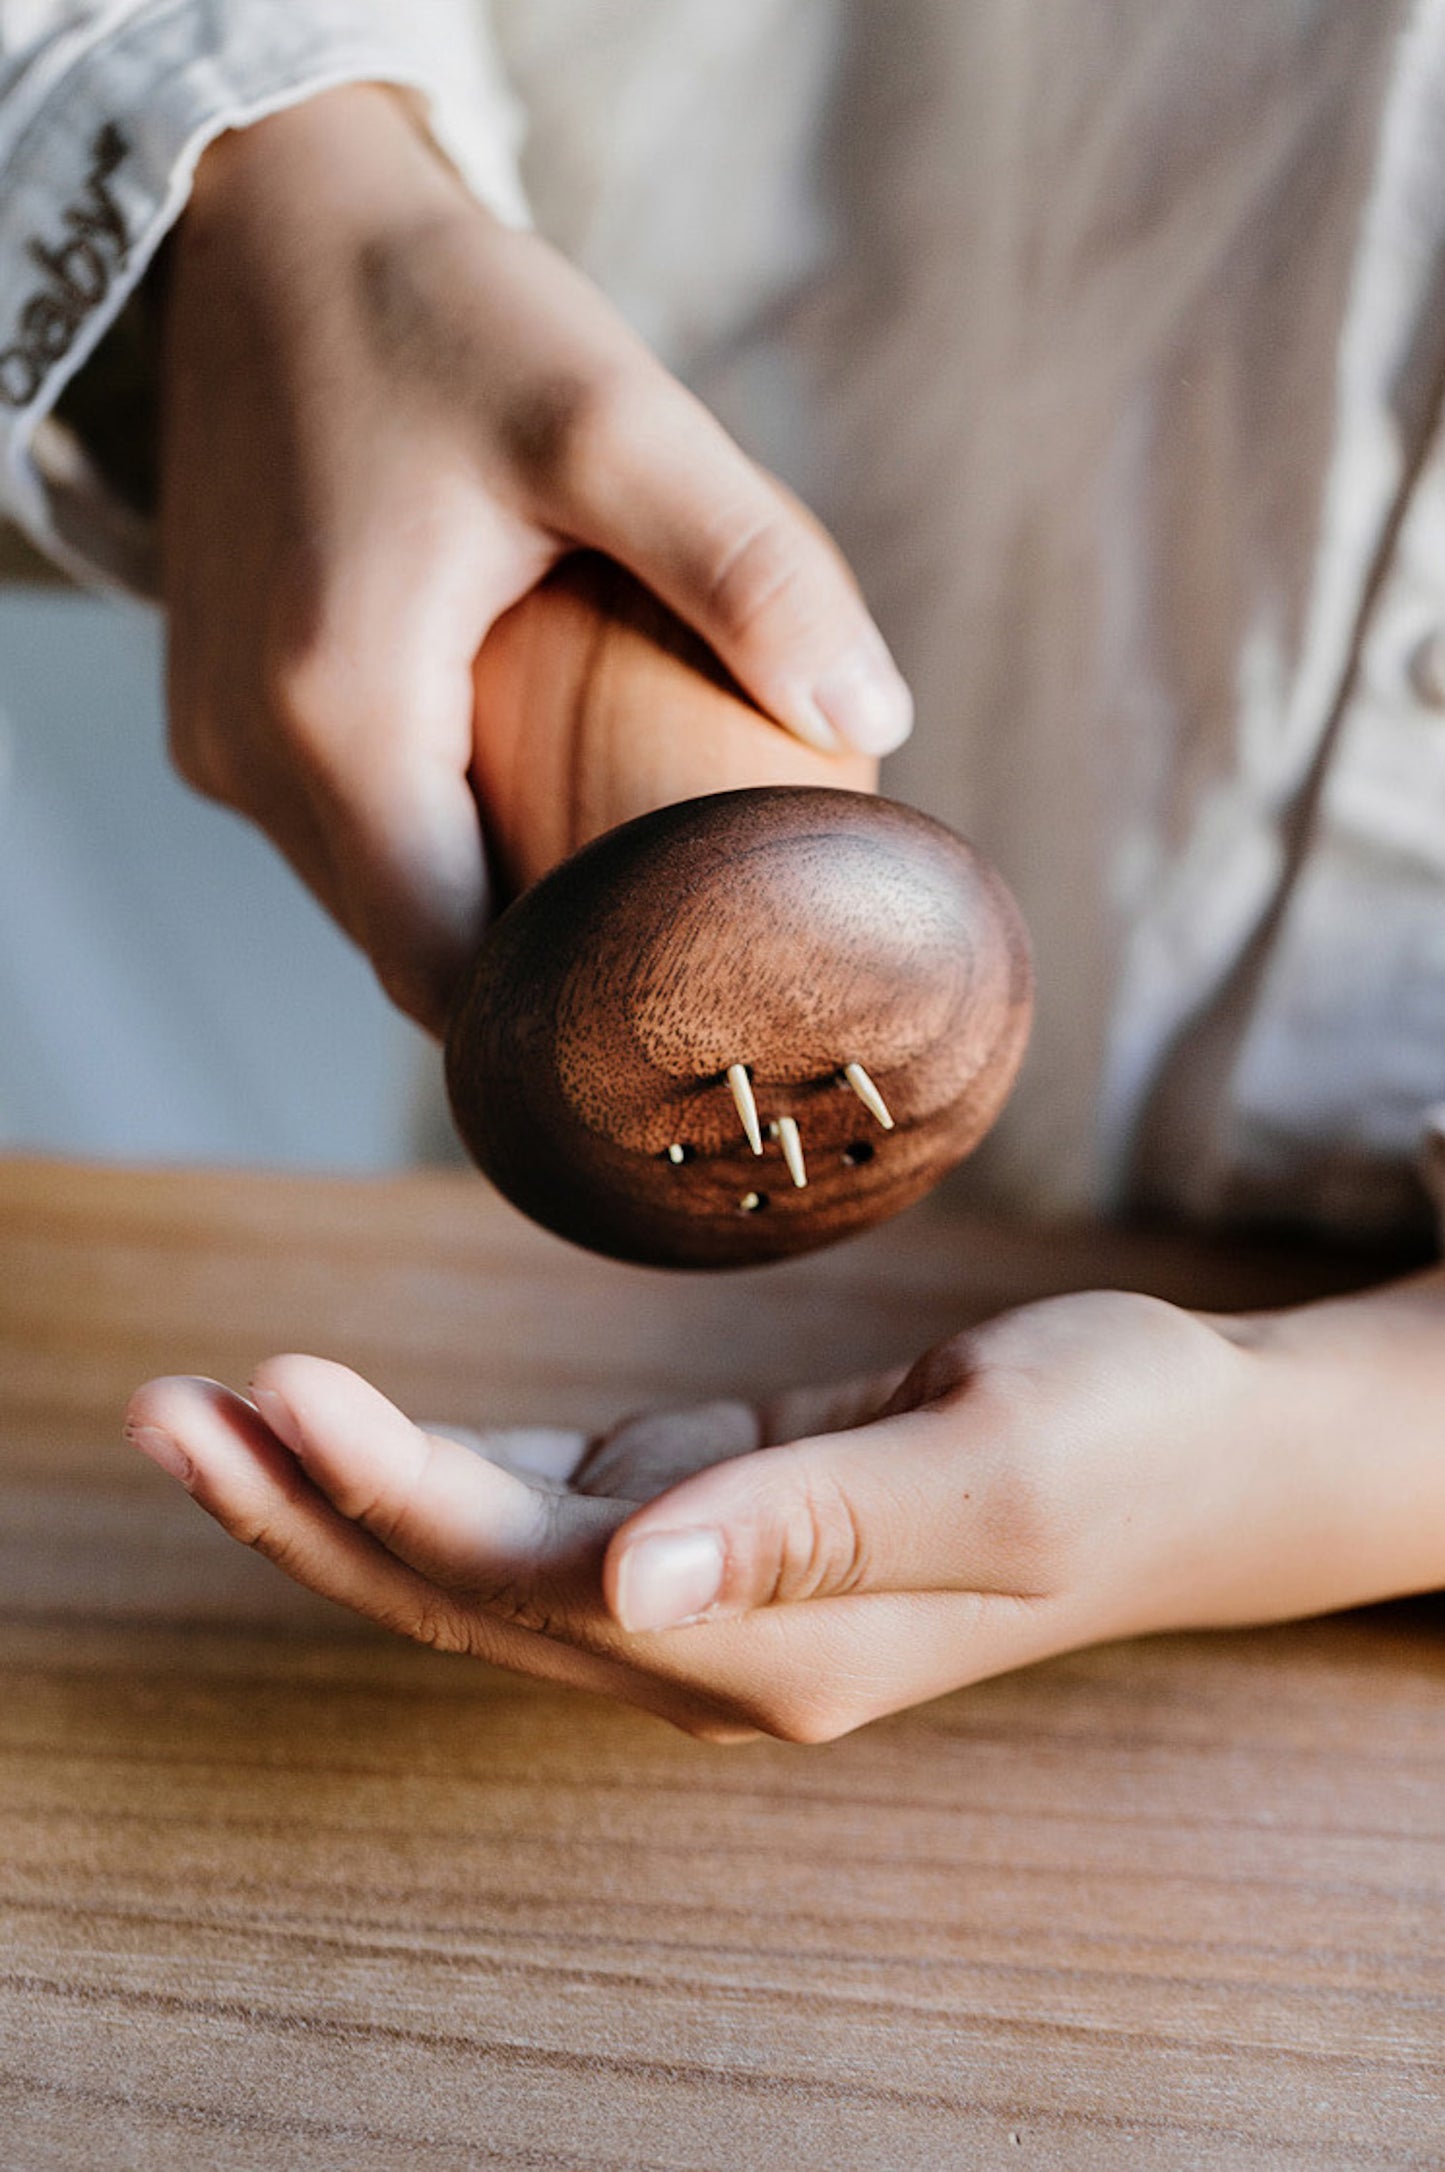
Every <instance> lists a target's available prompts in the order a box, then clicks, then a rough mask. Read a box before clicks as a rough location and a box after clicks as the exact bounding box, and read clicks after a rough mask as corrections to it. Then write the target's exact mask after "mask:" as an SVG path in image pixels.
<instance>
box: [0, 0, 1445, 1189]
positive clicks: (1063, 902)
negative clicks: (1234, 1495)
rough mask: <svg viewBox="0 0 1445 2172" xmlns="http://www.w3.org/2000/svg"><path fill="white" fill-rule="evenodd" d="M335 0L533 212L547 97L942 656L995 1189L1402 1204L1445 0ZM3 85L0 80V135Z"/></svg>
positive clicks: (632, 243) (660, 322)
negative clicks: (1004, 959) (978, 892)
mask: <svg viewBox="0 0 1445 2172" xmlns="http://www.w3.org/2000/svg"><path fill="white" fill-rule="evenodd" d="M18 4H19V0H0V26H3V25H4V24H5V22H6V20H7V17H15V16H16V11H17V7H18ZM419 7H420V8H421V11H422V12H423V13H424V15H425V21H426V27H427V39H428V51H426V52H423V51H422V50H421V48H420V46H419V45H417V44H415V43H414V42H412V41H411V40H410V35H409V32H408V27H407V26H408V24H409V23H412V24H414V23H415V20H416V18H417V17H418V12H419ZM28 12H29V14H30V16H31V17H34V16H35V15H36V12H37V11H36V7H35V5H34V0H28ZM42 12H43V11H42ZM66 12H67V13H68V14H69V15H70V16H72V17H73V16H74V15H75V14H76V13H77V12H80V13H84V12H85V11H84V10H80V11H77V10H76V9H75V8H73V7H72V8H69V9H68V10H67V11H66ZM110 12H111V14H112V15H114V14H115V13H117V12H119V13H121V14H124V15H126V16H128V17H130V18H135V19H137V20H139V19H144V18H146V17H147V16H148V15H149V14H152V13H154V12H156V11H154V10H150V9H147V8H146V7H144V6H141V7H137V8H130V9H122V10H120V11H116V10H113V9H112V10H111V11H110ZM169 12H170V14H171V15H172V16H173V17H174V16H182V17H184V16H186V15H187V14H194V12H195V11H187V10H185V9H184V8H182V9H175V8H172V9H171V10H170V11H169ZM267 12H268V11H267V8H266V6H265V5H258V0H251V4H250V6H249V7H248V8H245V9H237V10H236V11H235V16H236V19H235V22H234V24H233V25H232V29H231V31H230V32H229V33H227V34H229V35H233V36H234V39H235V40H236V50H237V54H238V56H239V58H238V59H237V66H238V67H239V66H241V63H242V62H243V61H244V62H245V65H246V66H247V67H249V69H250V71H251V72H250V77H249V79H248V82H249V90H250V104H249V105H248V107H247V110H248V111H252V112H254V111H259V110H262V109H263V107H264V105H265V103H266V100H267V99H268V98H269V99H270V100H271V101H272V102H273V103H274V102H277V101H281V102H284V100H285V98H286V97H289V96H299V95H304V94H305V91H306V87H307V84H308V83H309V82H311V81H312V80H313V79H314V78H313V76H308V74H307V72H306V64H305V62H304V60H301V61H298V62H297V63H296V65H295V66H292V67H290V68H289V72H288V71H287V69H282V70H280V72H279V74H277V75H276V76H275V78H274V79H273V80H269V81H266V80H263V79H265V78H266V65H267V58H268V56H267V54H266V53H265V52H257V51H256V50H255V49H254V41H255V38H256V36H257V24H258V23H259V22H260V21H261V20H262V18H264V17H265V15H266V14H267ZM321 12H324V13H325V14H327V15H328V16H336V15H337V14H338V13H339V14H341V15H347V16H348V18H349V21H348V26H347V28H346V32H345V34H346V35H347V36H350V37H352V38H353V39H360V38H361V37H362V30H361V28H360V27H359V26H360V24H361V23H362V20H363V16H364V18H365V37H366V38H367V39H369V40H370V41H372V43H371V46H370V48H369V50H370V52H371V55H372V57H371V58H370V59H369V61H368V62H367V64H366V72H373V73H387V72H391V73H394V75H395V77H396V79H397V80H406V81H413V82H415V83H417V84H418V86H419V87H420V88H421V89H422V90H423V92H424V93H426V94H427V95H429V96H430V99H431V112H432V116H433V125H434V126H435V128H436V130H437V133H438V137H439V140H441V141H442V143H443V144H444V146H445V148H446V149H447V150H448V152H449V153H450V155H451V156H452V157H453V158H454V159H455V160H456V161H457V163H458V165H459V166H460V167H461V168H462V170H463V172H464V173H466V174H467V176H468V178H469V179H470V180H471V181H472V183H473V185H474V186H475V187H476V188H477V189H478V191H479V193H481V194H483V195H484V196H486V197H487V200H489V201H491V202H493V203H494V204H496V205H497V206H498V208H501V209H503V210H504V211H508V212H510V213H511V214H512V215H515V212H516V204H515V199H514V197H513V196H512V195H511V194H510V193H509V192H510V190H511V183H510V181H509V179H508V172H509V169H508V168H507V165H506V156H505V154H506V152H507V147H508V146H509V144H510V143H511V142H512V140H513V139H514V138H515V137H517V136H520V137H521V140H522V150H521V173H522V179H523V182H524V184H525V188H526V193H527V196H528V198H529V200H530V204H531V207H532V212H533V215H534V216H535V217H536V219H537V222H538V223H539V225H540V226H542V228H543V229H544V230H545V231H547V232H548V233H549V234H551V235H552V236H553V237H554V238H556V239H557V240H558V241H559V242H560V243H561V245H562V246H563V247H565V248H566V249H568V251H569V252H570V253H571V254H572V255H573V256H574V257H576V258H577V260H578V261H579V262H580V263H581V264H582V265H583V266H584V268H586V269H587V270H588V271H589V272H591V273H592V275H593V276H594V277H596V278H597V279H598V280H599V281H600V282H601V283H602V284H603V285H604V286H606V287H607V288H608V289H609V291H611V292H612V293H613V294H614V295H615V297H616V298H617V299H618V301H619V302H620V303H621V305H622V306H623V307H624V309H626V310H627V311H628V313H629V314H630V315H631V316H632V317H633V318H634V320H635V321H636V322H637V323H638V324H639V325H640V326H641V328H642V329H643V330H644V331H645V332H646V333H647V334H648V336H649V337H650V338H651V339H652V340H653V341H654V342H655V343H656V344H657V345H658V346H659V348H660V349H661V351H662V352H663V353H664V355H665V356H666V358H667V359H668V360H669V361H670V362H671V363H672V364H673V365H674V366H675V367H677V368H679V369H680V370H682V371H683V373H684V374H685V375H687V376H688V377H689V378H690V379H691V381H692V382H693V383H695V384H696V385H697V387H698V389H699V390H700V391H701V392H702V393H703V394H704V396H705V397H707V398H709V399H710V400H711V401H712V402H713V403H714V404H715V405H716V406H717V407H718V408H719V410H720V411H721V412H722V413H723V415H724V417H725V419H727V420H728V421H729V422H730V423H731V424H732V425H733V427H734V428H735V429H737V430H738V431H739V433H740V434H741V435H742V436H743V438H744V439H745V441H746V442H748V443H749V444H750V445H752V446H753V448H754V449H755V450H757V451H758V452H759V454H760V456H761V457H763V458H765V459H768V460H769V461H771V462H772V464H774V465H775V466H777V467H779V468H780V469H781V470H782V471H783V472H784V473H786V474H787V475H788V476H789V478H790V479H791V480H793V481H794V482H795V483H797V484H798V485H799V486H800V487H801V488H802V489H803V491H804V492H805V494H806V495H808V496H809V497H811V498H812V499H813V500H814V502H815V503H817V504H818V505H819V506H820V509H821V510H822V511H823V513H824V515H825V517H827V518H828V519H829V520H830V521H831V522H832V524H833V525H834V527H835V528H836V530H837V532H838V533H839V535H840V536H841V538H842V540H843V542H844V544H845V547H846V548H847V549H848V551H849V553H850V555H851V557H852V558H853V561H854V563H855V565H856V566H857V568H858V570H859V572H860V575H861V576H862V579H863V582H864V586H865V588H866V590H867V591H868V593H869V595H870V598H871V599H872V601H873V602H874V604H875V607H876V609H877V611H878V614H879V616H880V619H881V622H882V624H883V626H884V628H885V631H886V632H887V633H888V635H889V637H890V639H891V640H892V641H893V643H894V645H895V647H896V649H897V651H898V653H899V655H900V659H901V661H902V663H903V665H904V668H905V670H906V671H907V672H908V674H909V676H910V678H911V679H912V681H913V684H914V687H915V689H916V691H917V694H918V697H919V709H920V721H919V727H918V731H917V734H916V736H915V739H914V742H913V744H912V745H911V747H910V748H909V749H907V750H906V751H905V752H904V754H902V755H901V756H899V757H898V758H897V759H896V761H895V763H894V765H893V769H892V784H893V788H894V789H895V790H896V791H897V792H898V793H899V794H900V796H903V797H907V798H911V799H915V800H917V801H918V802H919V803H921V804H923V805H925V806H928V807H930V808H931V809H932V810H934V811H935V812H937V813H939V814H941V815H943V816H944V817H945V818H946V819H949V820H951V821H954V822H955V823H957V824H958V825H959V826H960V827H961V828H963V829H965V830H967V831H968V832H969V833H970V834H971V835H972V836H973V837H974V838H975V839H976V840H977V841H978V842H980V843H981V844H982V845H983V846H984V847H985V849H986V850H988V851H989V852H990V853H991V854H992V855H993V856H994V857H995V858H996V859H997V860H998V862H999V863H1000V865H1001V866H1002V867H1003V869H1004V871H1005V873H1006V874H1007V876H1008V877H1009V879H1010V881H1011V882H1012V883H1013V885H1014V887H1015V889H1016V890H1017V892H1018V894H1019V896H1020V899H1021V901H1022V903H1023V906H1024V910H1025V913H1026V915H1027V917H1028V919H1029V922H1030V925H1031V927H1032V929H1033V933H1034V940H1035V946H1036V952H1037V962H1038V970H1039V1009H1038V1022H1037V1027H1036V1032H1035V1039H1034V1045H1033V1049H1032V1052H1031V1055H1030V1058H1029V1061H1028V1064H1027V1066H1026V1069H1025V1073H1024V1076H1023V1079H1022V1081H1021V1084H1020V1087H1019V1090H1018V1092H1017V1094H1016V1096H1015V1099H1014V1102H1013V1104H1012V1105H1011V1108H1010V1110H1009V1112H1008V1114H1007V1115H1006V1117H1005V1119H1004V1122H1003V1123H1002V1125H1001V1126H1000V1128H999V1131H998V1133H997V1135H996V1137H995V1139H994V1140H993V1141H992V1142H991V1143H990V1145H989V1146H988V1147H987V1148H986V1149H985V1151H984V1153H983V1154H982V1155H981V1156H980V1157H979V1160H978V1162H977V1164H976V1165H975V1168H974V1171H973V1174H972V1177H971V1180H970V1181H971V1182H972V1183H973V1185H974V1187H975V1188H976V1189H986V1190H988V1191H989V1192H991V1193H992V1194H993V1195H995V1196H1000V1197H1003V1198H1006V1199H1007V1200H1009V1201H1010V1202H1012V1203H1015V1204H1025V1205H1027V1206H1029V1207H1031V1208H1033V1209H1035V1210H1044V1211H1049V1210H1072V1209H1075V1208H1080V1207H1086V1206H1092V1205H1100V1204H1109V1203H1114V1202H1118V1201H1120V1200H1124V1199H1130V1198H1135V1199H1137V1198H1144V1199H1147V1200H1149V1201H1151V1202H1152V1203H1155V1204H1159V1205H1164V1206H1166V1207H1171V1208H1179V1209H1182V1210H1185V1211H1188V1212H1191V1213H1195V1214H1200V1215H1205V1216H1212V1215H1229V1214H1245V1215H1255V1214H1266V1215H1279V1216H1286V1217H1292V1218H1295V1217H1303V1218H1305V1219H1310V1220H1314V1221H1317V1222H1320V1223H1326V1224H1328V1223H1334V1224H1344V1225H1348V1226H1351V1227H1361V1226H1387V1225H1393V1224H1396V1223H1399V1222H1402V1221H1408V1220H1411V1219H1414V1218H1418V1217H1420V1216H1422V1215H1423V1213H1424V1211H1425V1206H1424V1193H1423V1190H1422V1188H1421V1186H1420V1183H1419V1180H1418V1177H1417V1176H1416V1174H1415V1159H1416V1154H1417V1149H1418V1145H1419V1140H1420V1135H1421V1132H1422V1127H1423V1124H1424V1120H1425V1113H1426V1111H1427V1109H1428V1108H1429V1107H1430V1105H1431V1104H1432V1103H1434V1102H1436V1101H1438V1100H1439V1099H1440V1098H1441V1096H1442V1095H1445V631H1442V629H1445V460H1442V451H1441V444H1440V440H1439V437H1438V429H1439V401H1440V390H1441V383H1442V372H1445V270H1442V264H1445V259H1442V247H1445V0H1369V4H1368V5H1364V4H1362V0H1229V4H1226V0H1215V4H1213V5H1211V6H1209V7H1200V6H1199V5H1198V4H1197V0H1110V5H1108V6H1106V7H1101V6H1098V5H1096V4H1094V0H969V4H968V5H967V6H960V5H959V4H958V0H889V4H888V5H887V6H883V5H881V4H879V0H851V4H848V0H493V4H492V6H491V7H490V8H489V9H486V10H483V9H482V8H481V7H480V6H478V5H475V4H473V0H430V4H429V5H424V4H423V0H395V4H394V5H387V4H384V0H372V4H370V5H368V6H367V8H366V9H365V10H362V9H361V8H359V7H358V8H355V9H351V10H347V9H346V8H344V7H343V8H341V9H339V10H338V9H337V8H336V7H335V5H334V4H333V5H331V6H329V7H328V8H327V9H326V10H325V11H321ZM321 12H313V11H308V10H306V9H302V8H296V9H293V10H292V11H291V13H292V16H293V18H294V19H295V20H296V21H301V20H303V19H305V18H307V16H308V13H311V14H312V28H313V30H316V26H317V25H318V24H319V23H320V21H321ZM209 14H210V18H211V20H212V22H213V23H215V22H219V21H220V20H221V19H222V18H223V17H225V16H226V14H227V10H226V8H225V7H224V6H221V7H218V8H216V9H213V10H211V11H209ZM136 34H137V35H138V34H139V33H138V30H137V32H136ZM218 34H219V33H218ZM316 34H317V36H318V38H319V40H320V43H321V45H322V46H324V45H325V36H324V35H322V34H321V32H320V31H317V33H316ZM329 34H331V35H333V36H334V38H336V39H340V37H341V32H340V30H338V29H337V28H336V26H335V24H334V23H333V25H332V30H331V32H330V33H329ZM248 37H249V38H250V39H251V40H252V45H251V47H249V48H248V47H247V45H246V40H247V38H248ZM442 52H450V53H453V54H454V55H455V56H457V58H456V65H455V68H453V69H443V68H439V66H438V64H437V57H436V56H437V55H438V54H439V53H442ZM378 56H379V57H378ZM222 58H223V59H224V55H223V56H222ZM103 60H104V50H103V41H102V45H101V47H100V48H99V49H98V51H97V52H95V53H93V54H92V66H93V67H100V69H101V79H102V80H103V76H104V70H103V66H102V65H101V64H102V63H103ZM463 62H464V65H463ZM357 65H359V64H357ZM224 78H225V68H224V66H222V65H220V64H219V63H218V62H217V59H216V56H214V55H213V56H211V65H210V78H209V79H211V80H215V81H220V82H222V83H224ZM56 82H57V84H58V85H59V86H60V87H59V89H58V90H57V91H56V92H55V93H54V95H55V96H57V97H58V96H60V95H62V94H63V91H64V84H65V74H64V70H63V69H62V70H57V72H56ZM504 85H505V86H506V87H505V88H504V87H503V86H504ZM463 93H464V94H463ZM13 95H14V94H13V92H12V91H7V89H6V79H5V76H4V74H3V72H0V174H3V172H4V170H5V168H4V158H5V147H6V135H5V127H4V116H5V110H6V99H7V98H13ZM129 95H130V96H131V98H132V101H133V106H132V108H128V109H126V112H127V114H128V113H129V112H130V111H132V110H133V111H134V112H136V113H143V110H144V101H145V90H144V85H143V84H139V85H138V84H137V83H135V82H134V81H132V83H131V85H130V92H129ZM42 103H43V101H42ZM202 103H203V101H202ZM220 103H221V99H220V94H219V93H218V94H217V101H216V105H215V110H217V111H219V110H220ZM123 117H124V116H123ZM217 125H224V122H220V123H218V124H217ZM199 126H200V124H197V127H199ZM195 140H196V134H195V130H194V129H193V132H192V135H191V136H190V137H188V138H187V139H186V149H185V151H184V153H177V157H178V159H180V160H181V161H182V163H183V160H184V158H185V157H193V156H194V143H195ZM155 156H156V159H157V161H158V162H160V154H159V152H157V153H156V154H155ZM177 170H179V167H178V168H177ZM157 185H158V186H159V184H157ZM183 193H184V192H183V187H181V188H179V189H178V188H177V187H176V186H175V185H174V183H173V184H172V186H171V196H172V197H173V198H174V197H176V196H177V195H179V196H182V197H183ZM169 200H170V199H167V201H169ZM157 202H158V204H159V197H158V198H157ZM3 205H4V197H3V189H0V311H3V310H5V309H8V308H9V307H10V306H11V304H12V302H13V300H14V294H13V292H12V289H11V286H10V285H9V284H8V283H7V278H6V266H7V261H8V262H12V263H13V262H16V261H18V259H16V258H14V257H12V258H10V259H8V260H7V257H6V254H5V249H6V241H5V227H6V220H5V214H4V209H3ZM34 208H35V207H34V206H33V205H32V215H34ZM139 209H140V207H139V205H137V207H136V213H135V215H136V216H139ZM168 216H174V209H173V208H172V209H171V210H170V211H169V212H166V211H165V210H163V209H158V210H157V212H156V218H155V220H154V221H153V225H155V226H163V222H164V219H165V218H166V217H168ZM151 230H152V229H151V228H150V227H148V228H147V229H146V231H147V232H150V231H151ZM133 262H134V259H133ZM112 300H113V297H112ZM90 331H91V320H87V325H86V328H85V329H84V331H83V333H82V335H81V338H82V340H84V339H88V338H89V337H90ZM3 336H4V324H3V319H0V338H3ZM69 359H70V360H71V362H72V363H73V360H74V355H73V353H72V355H71V357H70V358H69ZM65 366H66V361H65V359H62V362H61V364H60V369H61V371H62V372H63V369H64V368H65ZM45 404H46V399H45V397H44V396H42V397H41V398H40V399H39V400H38V401H37V403H36V405H35V412H34V414H32V415H30V416H29V417H22V418H21V419H20V420H19V421H17V422H15V423H14V424H13V425H12V429H11V433H10V436H9V439H8V442H7V443H6V444H5V446H4V450H5V457H6V460H7V462H8V472H9V473H10V475H11V476H12V478H18V480H12V483H11V486H10V488H11V503H12V506H13V507H14V509H15V511H16V512H17V513H18V514H19V515H20V516H21V517H22V518H23V519H25V520H26V521H27V523H28V525H29V526H30V528H31V531H32V533H34V534H35V535H36V536H37V537H38V539H39V540H41V541H42V543H44V542H47V541H49V542H51V543H52V544H53V542H54V539H55V535H56V533H57V532H58V531H60V530H62V529H63V547H64V548H65V549H66V550H67V551H68V553H69V555H70V559H71V562H72V563H74V562H75V561H76V560H77V559H80V560H84V561H87V562H89V563H92V564H95V563H99V564H101V565H102V566H103V565H105V564H106V563H107V562H109V563H110V564H112V566H117V567H118V561H117V560H116V559H115V558H111V559H110V560H107V553H106V547H105V543H104V535H105V518H104V508H103V507H101V506H98V505H96V504H95V503H94V502H93V501H88V500H87V495H86V486H85V479H84V473H83V463H82V464H81V465H80V467H79V468H77V467H76V466H75V465H74V449H73V448H71V449H70V452H69V453H68V454H67V453H66V452H65V450H64V448H61V447H58V446H56V445H54V444H52V446H51V448H50V451H49V453H48V454H46V453H44V450H43V448H44V436H43V432H42V434H41V439H40V441H39V442H40V444H41V447H42V455H43V456H42V458H41V459H40V460H39V462H37V461H36V459H35V457H34V451H33V448H34V447H35V446H36V443H37V440H36V437H35V435H34V430H33V423H34V420H35V417H36V416H37V415H38V414H40V413H41V412H43V411H44V408H45ZM67 459H69V460H70V461H71V463H72V464H71V466H70V467H69V468H67V466H66V461H67ZM88 504H89V507H90V509H89V510H87V505H88Z"/></svg>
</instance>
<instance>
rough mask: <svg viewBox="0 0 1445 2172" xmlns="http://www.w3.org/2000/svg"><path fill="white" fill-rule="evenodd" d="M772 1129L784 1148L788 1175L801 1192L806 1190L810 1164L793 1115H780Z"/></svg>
mask: <svg viewBox="0 0 1445 2172" xmlns="http://www.w3.org/2000/svg"><path fill="white" fill-rule="evenodd" d="M770 1129H771V1130H772V1132H773V1133H774V1135H775V1137H776V1138H777V1141H778V1144H779V1146H781V1148H782V1150H783V1159H784V1161H785V1162H786V1163H787V1165H788V1175H789V1176H790V1177H791V1178H792V1180H793V1182H794V1183H795V1184H796V1185H797V1187H798V1190H799V1191H800V1192H801V1191H806V1190H807V1186H808V1165H807V1163H806V1162H805V1161H804V1159H803V1136H802V1133H801V1132H800V1131H799V1129H798V1127H797V1125H796V1124H795V1123H794V1121H793V1119H792V1117H791V1116H780V1117H779V1118H778V1120H777V1122H776V1123H775V1124H773V1125H771V1126H770Z"/></svg>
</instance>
